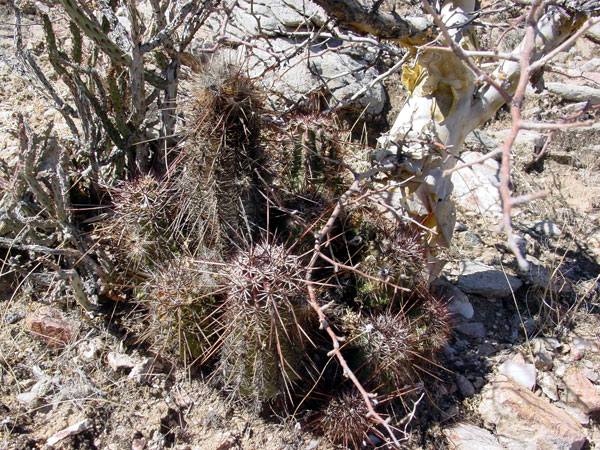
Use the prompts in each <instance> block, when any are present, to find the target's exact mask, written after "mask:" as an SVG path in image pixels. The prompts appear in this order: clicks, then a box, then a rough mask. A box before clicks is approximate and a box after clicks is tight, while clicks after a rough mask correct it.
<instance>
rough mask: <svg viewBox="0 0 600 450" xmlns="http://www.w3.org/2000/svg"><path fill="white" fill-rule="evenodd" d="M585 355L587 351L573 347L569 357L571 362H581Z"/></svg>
mask: <svg viewBox="0 0 600 450" xmlns="http://www.w3.org/2000/svg"><path fill="white" fill-rule="evenodd" d="M583 355H585V350H582V349H581V348H579V347H576V346H572V347H571V352H570V353H569V357H570V359H571V361H579V360H580V359H581V358H583Z"/></svg>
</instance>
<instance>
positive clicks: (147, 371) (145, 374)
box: [127, 358, 157, 383]
mask: <svg viewBox="0 0 600 450" xmlns="http://www.w3.org/2000/svg"><path fill="white" fill-rule="evenodd" d="M156 364H157V361H156V360H155V359H154V358H146V359H144V360H143V361H142V362H140V363H139V364H137V365H136V366H135V367H134V368H133V369H131V372H130V373H129V375H128V377H127V378H129V379H131V380H135V381H136V382H137V383H142V382H144V381H146V380H147V379H148V378H149V377H150V375H152V373H153V371H152V369H153V368H154V366H155V365H156Z"/></svg>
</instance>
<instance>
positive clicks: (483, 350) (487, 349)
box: [477, 342, 496, 356]
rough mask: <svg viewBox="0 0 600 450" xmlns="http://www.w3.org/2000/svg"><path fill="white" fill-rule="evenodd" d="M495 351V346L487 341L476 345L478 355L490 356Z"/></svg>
mask: <svg viewBox="0 0 600 450" xmlns="http://www.w3.org/2000/svg"><path fill="white" fill-rule="evenodd" d="M495 352H496V348H495V347H494V346H493V345H492V344H490V343H488V342H484V343H483V344H479V346H477V353H479V355H480V356H490V355H492V354H494V353H495Z"/></svg>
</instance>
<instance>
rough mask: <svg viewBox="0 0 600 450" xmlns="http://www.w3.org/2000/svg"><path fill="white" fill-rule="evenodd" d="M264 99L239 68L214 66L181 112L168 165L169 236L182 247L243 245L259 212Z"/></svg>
mask: <svg viewBox="0 0 600 450" xmlns="http://www.w3.org/2000/svg"><path fill="white" fill-rule="evenodd" d="M263 101H264V93H263V91H262V90H261V89H259V88H258V86H257V85H256V84H255V83H254V82H253V81H251V80H250V79H249V78H248V77H247V76H245V75H244V74H243V73H242V72H241V71H240V69H239V68H235V67H233V66H231V65H229V64H226V63H223V62H221V63H214V64H213V65H212V66H211V70H209V71H207V72H206V73H204V74H202V75H201V76H199V77H197V80H196V82H195V87H194V88H193V91H192V96H191V99H190V101H189V104H188V105H187V106H186V107H185V110H186V113H187V121H188V132H187V136H186V138H185V144H184V145H183V147H182V151H181V154H180V156H179V160H178V161H177V162H176V163H175V165H174V168H173V172H174V174H175V175H174V176H173V178H174V189H175V193H174V195H175V196H176V197H177V211H176V219H175V221H174V224H173V229H174V231H175V233H176V234H178V235H181V234H183V235H185V236H189V240H190V241H191V242H190V245H192V246H193V245H194V244H193V243H194V242H195V246H196V248H197V247H198V246H206V247H210V248H213V249H217V248H221V249H225V247H231V245H232V243H238V244H239V243H241V242H242V241H243V236H246V237H250V235H251V234H252V233H253V232H254V231H256V229H257V226H258V225H259V224H260V223H261V216H262V214H261V213H262V212H263V211H264V210H265V208H264V201H263V197H262V196H261V192H262V191H263V190H264V189H262V181H261V180H260V179H259V175H261V174H262V176H264V177H266V178H268V175H267V174H266V172H265V170H264V167H265V164H266V160H265V155H264V151H263V148H262V143H261V129H262V128H263V124H262V120H263V112H264V108H263Z"/></svg>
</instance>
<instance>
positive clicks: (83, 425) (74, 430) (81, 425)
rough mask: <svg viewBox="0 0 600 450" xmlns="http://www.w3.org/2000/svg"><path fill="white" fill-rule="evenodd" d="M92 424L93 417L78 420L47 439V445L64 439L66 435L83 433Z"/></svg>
mask: <svg viewBox="0 0 600 450" xmlns="http://www.w3.org/2000/svg"><path fill="white" fill-rule="evenodd" d="M92 425H93V422H92V420H91V419H84V420H82V421H80V422H77V423H76V424H74V425H71V426H70V427H67V428H65V429H64V430H61V431H59V432H58V433H55V434H54V435H52V436H51V437H50V438H49V439H48V440H47V441H46V445H50V446H52V445H54V444H57V443H58V442H60V441H62V440H63V439H64V438H66V437H69V436H74V435H76V434H79V433H83V432H84V431H87V430H89V429H90V428H91V427H92Z"/></svg>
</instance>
